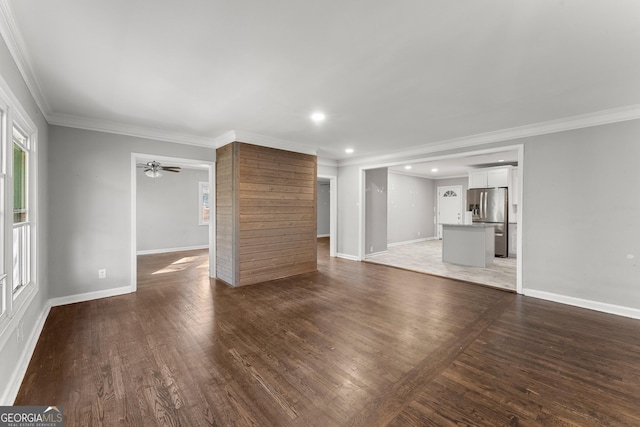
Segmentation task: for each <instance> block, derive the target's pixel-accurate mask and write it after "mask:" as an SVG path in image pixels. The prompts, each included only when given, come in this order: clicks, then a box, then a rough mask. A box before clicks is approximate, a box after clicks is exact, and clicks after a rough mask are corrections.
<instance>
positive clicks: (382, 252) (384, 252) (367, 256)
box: [364, 251, 389, 258]
mask: <svg viewBox="0 0 640 427" xmlns="http://www.w3.org/2000/svg"><path fill="white" fill-rule="evenodd" d="M388 253H389V251H380V252H372V253H370V254H366V255H365V256H364V257H365V258H372V257H374V256H378V255H386V254H388Z"/></svg>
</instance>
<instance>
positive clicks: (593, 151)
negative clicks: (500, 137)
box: [338, 120, 640, 315]
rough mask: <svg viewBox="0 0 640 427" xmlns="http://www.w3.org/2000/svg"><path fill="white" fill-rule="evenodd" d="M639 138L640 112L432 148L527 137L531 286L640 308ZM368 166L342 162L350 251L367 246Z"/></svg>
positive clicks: (343, 223) (579, 299)
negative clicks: (362, 188) (363, 241)
mask: <svg viewBox="0 0 640 427" xmlns="http://www.w3.org/2000/svg"><path fill="white" fill-rule="evenodd" d="M638 141H640V120H633V121H626V122H620V123H614V124H608V125H600V126H592V127H588V128H584V129H578V130H572V131H565V132H559V133H555V134H547V135H540V136H536V137H531V138H523V139H516V140H510V141H504V142H500V143H492V144H486V145H483V146H476V147H473V148H467V149H456V150H447V151H442V152H438V153H432V157H437V156H440V155H448V154H454V153H463V152H469V151H473V150H478V149H488V148H496V147H505V146H513V145H515V144H524V162H523V164H520V165H519V173H520V176H521V179H522V180H523V184H524V189H523V195H522V197H523V204H522V206H519V208H522V217H523V224H519V226H520V227H522V237H523V239H522V241H523V253H522V254H521V258H522V261H523V266H522V270H523V276H522V281H523V287H524V292H525V294H530V295H535V296H539V297H545V298H546V297H548V298H555V299H556V300H561V299H562V298H564V301H565V302H569V303H576V304H582V305H584V306H588V305H590V306H593V307H594V308H598V309H603V310H606V309H607V307H606V306H605V305H606V304H609V305H613V306H614V307H609V308H611V310H610V311H612V312H617V311H621V310H619V309H620V307H622V309H624V308H629V309H631V310H632V311H633V310H635V311H633V313H634V315H640V286H638V283H640V268H639V264H640V263H639V261H638V260H639V259H640V227H638V219H637V218H638V212H640V198H639V197H637V194H636V193H637V191H635V190H636V187H637V183H640V168H639V167H638V159H640V144H639V143H638ZM416 158H417V157H413V158H412V157H407V158H404V159H398V160H402V161H407V162H410V161H415V160H416ZM421 158H424V156H421ZM363 166H366V165H363ZM363 166H358V165H351V166H345V167H341V168H339V178H338V182H339V189H340V193H339V199H340V201H341V203H340V204H339V209H340V212H339V219H340V224H339V226H338V232H339V245H340V246H339V247H340V249H339V252H341V253H342V254H343V256H346V257H349V256H357V255H358V233H357V230H358V216H359V213H358V205H357V203H358V202H357V201H358V188H359V182H360V181H359V176H358V173H359V172H358V171H359V170H360V168H361V167H363ZM629 182H633V183H634V184H635V185H634V186H631V187H629V185H628V183H629ZM354 230H355V232H354ZM583 300H584V301H586V303H584V304H583V302H584V301H583ZM616 310H617V311H616ZM622 311H623V310H622Z"/></svg>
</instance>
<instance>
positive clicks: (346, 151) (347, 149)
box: [344, 148, 353, 154]
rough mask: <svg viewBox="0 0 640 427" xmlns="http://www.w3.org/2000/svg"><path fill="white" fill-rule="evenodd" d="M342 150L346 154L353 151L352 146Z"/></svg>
mask: <svg viewBox="0 0 640 427" xmlns="http://www.w3.org/2000/svg"><path fill="white" fill-rule="evenodd" d="M344 152H345V153H347V154H351V153H353V148H345V149H344Z"/></svg>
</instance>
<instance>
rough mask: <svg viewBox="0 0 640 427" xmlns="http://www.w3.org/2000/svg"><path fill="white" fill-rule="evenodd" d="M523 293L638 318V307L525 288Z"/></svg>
mask: <svg viewBox="0 0 640 427" xmlns="http://www.w3.org/2000/svg"><path fill="white" fill-rule="evenodd" d="M524 295H525V296H528V297H533V298H538V299H543V300H547V301H553V302H557V303H560V304H566V305H572V306H574V307H580V308H586V309H588V310H595V311H601V312H603V313H609V314H615V315H617V316H623V317H631V318H632V319H640V309H637V308H632V307H624V306H621V305H614V304H608V303H605V302H599V301H592V300H587V299H582V298H576V297H571V296H568V295H560V294H554V293H552V292H545V291H537V290H535V289H525V290H524Z"/></svg>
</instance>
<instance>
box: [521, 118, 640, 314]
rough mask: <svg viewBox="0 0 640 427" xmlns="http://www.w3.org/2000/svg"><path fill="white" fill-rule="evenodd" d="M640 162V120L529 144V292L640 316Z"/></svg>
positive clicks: (526, 241) (526, 272)
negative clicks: (609, 306)
mask: <svg viewBox="0 0 640 427" xmlns="http://www.w3.org/2000/svg"><path fill="white" fill-rule="evenodd" d="M639 161H640V120H635V121H629V122H623V123H618V124H610V125H604V126H596V127H590V128H586V129H581V130H575V131H571V132H563V133H558V134H553V135H546V136H544V137H542V136H541V137H536V138H531V139H530V140H529V141H527V145H526V147H525V162H524V178H523V179H524V181H523V182H524V185H525V187H524V192H523V196H524V205H523V208H524V210H523V212H522V214H523V223H522V224H519V226H521V227H523V245H524V247H523V254H522V257H523V260H524V266H523V274H524V284H525V288H527V289H529V290H536V291H542V292H548V293H553V294H559V295H566V296H570V297H573V298H580V299H586V300H590V301H597V302H601V303H606V304H613V305H617V306H623V307H631V308H635V309H640V226H639V220H638V219H639V218H640V214H639V213H640V197H638V186H639V185H640V163H639ZM629 183H633V184H631V185H629Z"/></svg>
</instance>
